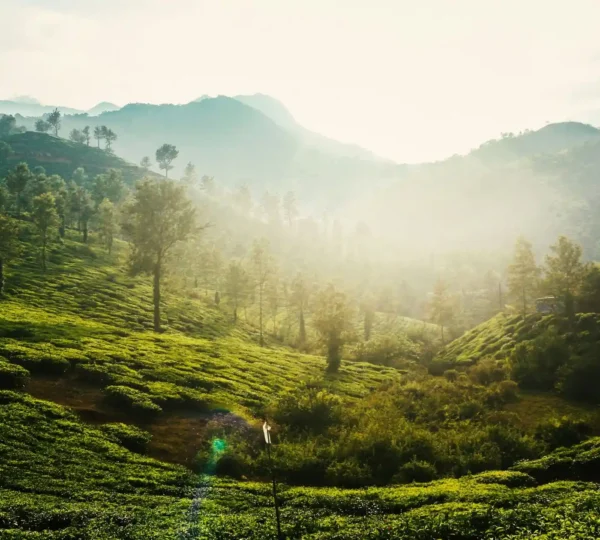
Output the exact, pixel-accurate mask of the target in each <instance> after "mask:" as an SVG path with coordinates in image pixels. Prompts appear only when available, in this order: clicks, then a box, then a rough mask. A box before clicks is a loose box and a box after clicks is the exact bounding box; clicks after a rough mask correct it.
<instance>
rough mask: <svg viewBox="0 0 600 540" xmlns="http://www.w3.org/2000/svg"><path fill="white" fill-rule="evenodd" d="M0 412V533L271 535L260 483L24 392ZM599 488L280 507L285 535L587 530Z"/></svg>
mask: <svg viewBox="0 0 600 540" xmlns="http://www.w3.org/2000/svg"><path fill="white" fill-rule="evenodd" d="M0 420H1V421H0V435H1V436H0V451H1V453H2V461H1V463H0V471H1V476H0V477H1V478H2V489H1V490H0V530H1V536H2V538H6V539H61V540H67V539H68V540H71V539H75V538H77V539H117V538H118V539H124V540H134V539H135V540H142V539H144V540H146V539H151V538H156V539H159V538H160V539H163V540H168V539H173V540H175V539H180V538H186V539H192V538H194V539H206V540H208V539H213V540H216V539H219V538H230V539H239V540H242V539H259V538H260V539H263V538H269V537H274V531H275V528H274V523H273V519H272V518H273V508H272V504H271V497H270V486H269V485H268V484H266V483H252V482H232V481H226V480H218V479H215V478H213V477H211V476H208V475H200V476H195V475H192V474H190V473H189V472H188V471H186V469H184V468H182V467H180V466H177V465H169V464H165V463H160V462H158V461H155V460H153V459H150V458H147V457H143V456H140V455H139V454H136V453H132V452H130V451H129V450H127V449H126V448H124V447H123V446H128V442H123V434H122V429H121V428H119V427H118V426H112V425H107V426H105V428H104V429H102V430H99V429H96V428H93V427H89V426H85V425H83V424H82V423H81V422H79V421H78V420H77V418H76V416H75V415H74V414H73V413H71V412H69V411H67V410H65V409H64V408H62V407H59V406H57V405H53V404H50V403H48V402H42V401H38V400H34V399H31V398H29V397H27V396H26V395H23V394H16V393H13V392H8V391H2V392H0ZM138 436H139V435H138ZM125 440H126V441H129V439H127V438H126V439H125ZM121 444H123V446H121ZM595 444H596V445H597V444H598V443H597V442H596V443H595ZM590 445H591V441H590V444H588V445H587V447H589V446H590ZM587 447H586V448H587ZM216 458H217V456H213V459H216ZM550 458H552V456H548V458H546V460H548V459H550ZM521 468H522V469H524V470H534V469H539V468H540V467H539V466H538V463H537V462H532V463H531V464H530V465H528V464H523V465H522V466H521ZM599 497H600V496H599V495H598V489H597V485H596V484H592V483H586V482H575V481H562V482H557V483H550V484H545V485H539V486H537V485H536V481H535V480H534V478H533V477H532V476H530V475H528V474H525V473H522V472H517V471H515V472H494V473H483V474H480V475H475V476H471V477H464V478H462V479H460V480H454V479H451V480H444V481H439V482H432V483H428V484H421V485H419V484H413V485H411V486H397V487H391V488H370V489H366V490H365V489H361V490H339V489H332V488H320V489H318V488H306V487H298V488H283V489H282V493H281V506H282V521H283V532H284V535H285V537H286V538H289V539H297V538H309V539H342V538H343V539H356V540H358V539H364V538H373V539H375V538H378V539H379V538H389V539H392V538H400V539H407V540H408V539H411V540H412V539H415V538H416V539H423V540H425V539H430V538H458V539H464V540H475V539H481V538H490V539H491V538H513V539H522V540H525V539H530V538H540V539H541V538H544V539H547V538H553V539H562V538H569V537H573V538H578V539H593V538H596V537H597V535H598V533H599V532H600V530H599V524H598V520H597V515H596V511H595V509H597V508H598V504H599V503H600V500H599Z"/></svg>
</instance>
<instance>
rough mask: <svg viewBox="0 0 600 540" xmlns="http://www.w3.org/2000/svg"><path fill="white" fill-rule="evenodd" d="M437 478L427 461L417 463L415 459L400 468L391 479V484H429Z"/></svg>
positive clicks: (435, 471)
mask: <svg viewBox="0 0 600 540" xmlns="http://www.w3.org/2000/svg"><path fill="white" fill-rule="evenodd" d="M436 477H437V470H436V468H435V467H434V466H433V465H432V464H431V463H429V462H427V461H419V460H417V459H415V458H413V459H412V460H410V461H409V462H408V463H405V464H404V465H402V467H400V470H399V471H398V473H397V474H395V475H394V477H393V478H392V482H396V483H402V484H408V483H410V482H431V481H432V480H433V479H434V478H436Z"/></svg>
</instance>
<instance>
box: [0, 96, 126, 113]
mask: <svg viewBox="0 0 600 540" xmlns="http://www.w3.org/2000/svg"><path fill="white" fill-rule="evenodd" d="M54 109H58V110H59V111H60V112H61V113H62V114H88V115H89V116H96V115H98V114H102V113H103V112H107V111H116V110H117V109H119V106H118V105H115V104H114V103H108V102H106V101H103V102H102V103H98V105H96V106H94V107H92V108H91V109H88V110H80V109H74V108H72V107H63V106H62V105H42V103H40V102H39V101H38V100H37V99H35V98H32V97H30V96H19V97H16V98H13V99H9V100H0V114H12V115H21V116H35V117H39V116H43V115H44V114H49V113H51V112H52V111H53V110H54Z"/></svg>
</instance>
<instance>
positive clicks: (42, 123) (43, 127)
mask: <svg viewBox="0 0 600 540" xmlns="http://www.w3.org/2000/svg"><path fill="white" fill-rule="evenodd" d="M51 128H52V126H51V125H50V124H49V123H48V122H46V120H44V119H43V118H40V119H39V120H36V121H35V130H36V131H39V132H40V133H48V132H49V131H50V129H51Z"/></svg>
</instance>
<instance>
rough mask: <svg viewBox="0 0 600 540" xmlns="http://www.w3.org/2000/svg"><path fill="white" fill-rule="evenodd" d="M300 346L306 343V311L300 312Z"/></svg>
mask: <svg viewBox="0 0 600 540" xmlns="http://www.w3.org/2000/svg"><path fill="white" fill-rule="evenodd" d="M298 342H299V345H304V344H305V343H306V323H305V322H304V310H302V309H301V310H300V329H299V331H298Z"/></svg>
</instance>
